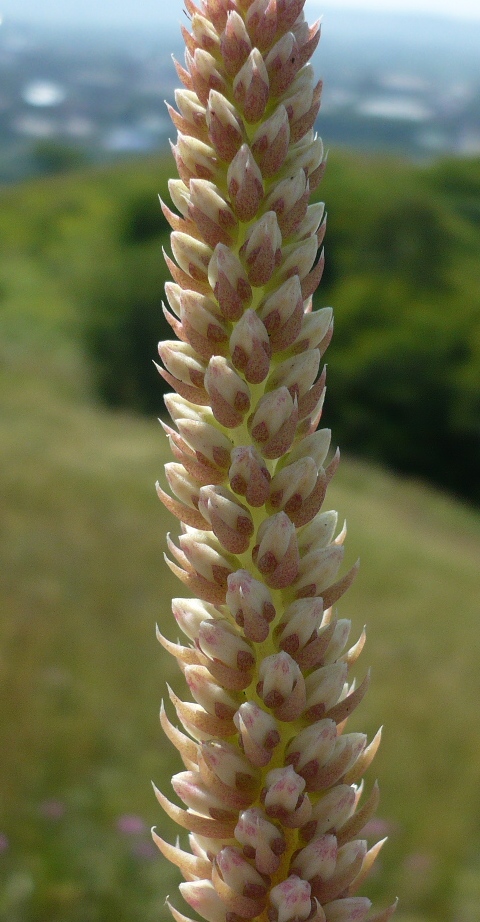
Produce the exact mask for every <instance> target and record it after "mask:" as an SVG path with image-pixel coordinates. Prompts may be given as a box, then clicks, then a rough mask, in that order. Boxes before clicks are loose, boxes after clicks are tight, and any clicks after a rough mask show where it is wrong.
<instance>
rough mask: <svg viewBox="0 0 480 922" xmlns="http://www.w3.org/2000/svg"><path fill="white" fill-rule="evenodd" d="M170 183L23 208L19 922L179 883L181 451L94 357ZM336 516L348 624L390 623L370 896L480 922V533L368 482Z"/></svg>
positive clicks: (454, 508) (16, 477)
mask: <svg viewBox="0 0 480 922" xmlns="http://www.w3.org/2000/svg"><path fill="white" fill-rule="evenodd" d="M158 170H159V168H158V165H156V164H153V163H150V164H144V165H142V167H141V168H137V169H135V168H134V167H131V166H129V167H128V168H124V167H122V168H117V169H116V170H112V171H98V172H92V173H88V174H87V173H85V174H83V175H80V174H79V175H78V176H75V177H73V176H71V177H65V178H62V179H59V180H51V181H49V182H43V183H34V184H29V185H26V186H25V187H22V188H21V189H18V190H12V191H9V192H8V193H4V194H3V207H2V211H1V216H0V237H1V238H2V254H3V255H2V260H1V264H0V283H1V284H0V323H1V332H2V338H1V346H0V350H1V351H0V358H1V369H0V467H1V470H2V477H1V485H0V489H1V497H0V530H1V532H0V611H1V612H2V617H1V619H0V699H1V701H2V708H1V709H0V739H1V740H2V746H1V758H0V792H1V794H0V797H1V802H0V922H154V920H159V919H165V918H166V912H165V909H164V897H165V895H166V893H167V892H169V891H170V892H173V891H174V890H175V888H176V884H177V878H176V876H175V873H174V872H173V871H172V870H171V869H170V867H168V866H166V864H165V863H164V862H163V860H162V859H161V858H160V857H157V856H156V854H155V853H154V851H153V850H152V846H151V844H150V841H149V835H148V826H149V825H150V824H154V823H158V824H163V826H162V828H165V830H166V834H168V835H169V836H170V837H171V838H173V836H174V835H175V832H174V830H173V828H172V826H171V824H169V823H168V822H165V821H164V818H163V816H162V815H161V813H160V810H159V808H158V806H157V805H156V802H155V800H154V798H153V795H152V792H151V789H150V779H151V778H153V779H154V780H155V781H156V783H157V784H159V785H160V786H162V787H163V788H164V789H165V790H167V789H168V776H169V775H170V774H171V772H172V771H174V770H179V768H180V766H179V765H178V763H177V762H176V760H175V759H174V757H173V755H172V753H171V751H170V749H169V748H168V747H167V746H166V744H165V741H164V739H163V738H162V735H161V732H160V729H159V727H158V708H159V703H160V699H161V698H162V696H164V694H165V680H168V681H170V682H171V683H172V684H173V685H174V687H176V688H180V687H181V683H180V676H179V673H177V670H176V667H174V665H173V663H171V662H169V661H168V658H167V657H166V654H164V651H163V650H162V649H161V648H160V647H159V646H158V644H157V643H156V641H155V636H154V626H155V622H157V621H158V622H159V623H160V624H161V625H162V629H163V630H164V632H165V633H166V634H169V635H170V636H171V637H172V638H176V629H175V628H174V627H173V624H172V617H171V614H170V610H169V609H170V598H171V596H172V595H182V589H181V587H180V585H179V584H176V583H175V581H174V580H173V577H172V576H171V574H170V572H169V571H168V569H167V568H166V567H165V566H164V564H163V559H162V554H163V551H164V549H165V533H166V531H167V530H168V529H169V528H172V529H175V528H176V523H174V522H172V521H167V514H166V512H165V511H164V510H163V508H162V507H161V506H160V504H159V503H158V501H157V500H156V497H155V491H154V487H153V484H154V482H155V480H156V479H157V478H158V477H160V478H161V477H162V466H163V464H164V462H165V460H167V449H166V445H165V439H164V437H163V434H162V431H161V429H160V427H159V425H158V423H156V422H155V421H154V419H153V415H154V414H153V413H152V414H151V417H152V418H151V419H150V420H149V419H141V418H139V417H135V416H134V415H133V414H131V413H130V414H129V413H127V412H126V411H117V412H115V413H113V412H111V411H107V410H106V409H104V408H101V407H100V406H98V405H95V403H94V400H93V393H94V386H93V382H92V376H91V371H90V366H89V364H88V362H87V361H86V358H85V354H84V350H83V347H82V346H81V345H79V342H80V340H79V338H78V333H79V330H80V329H81V326H82V320H83V318H82V313H81V305H82V304H83V300H82V297H79V295H78V291H79V290H80V289H82V291H83V288H84V286H85V274H87V275H88V276H91V277H92V278H93V277H98V276H99V275H100V276H101V273H102V267H103V266H107V265H108V266H111V265H112V263H111V260H112V259H113V257H112V252H113V244H112V240H114V239H117V240H118V238H119V236H120V237H122V235H123V239H125V238H128V236H129V234H130V237H131V236H132V234H133V235H134V234H135V226H134V222H133V224H132V214H133V215H134V214H135V209H133V211H132V209H130V211H129V208H130V206H129V205H128V203H129V202H130V203H131V202H132V201H133V202H134V203H135V202H136V203H137V205H138V202H139V201H145V195H150V194H151V190H152V188H153V189H155V188H156V185H155V176H156V175H157V172H158ZM159 173H162V169H160V171H159ZM162 175H163V173H162ZM344 175H347V173H344ZM349 175H350V174H349ZM160 185H161V184H160V182H159V186H160ZM344 194H345V196H346V197H348V194H349V192H348V188H345V189H344ZM452 194H453V193H452ZM119 202H120V203H121V207H120V205H119ZM137 205H136V206H135V208H136V207H137ZM122 215H123V218H122V220H124V223H123V225H121V223H120V219H119V216H122ZM129 215H130V218H129ZM127 218H128V220H127ZM129 221H130V223H129ZM142 226H143V225H142ZM132 228H133V229H132ZM162 233H163V230H162V227H161V226H160V229H159V234H160V236H161V234H162ZM155 234H156V231H155ZM115 235H116V236H115ZM154 236H155V235H154ZM135 245H137V244H135ZM145 245H146V244H145V241H144V242H142V243H139V244H138V246H141V247H144V246H145ZM129 246H131V247H133V246H134V244H132V243H130V244H129ZM148 246H149V247H150V246H151V243H150V242H148ZM155 246H157V243H156V242H155ZM115 258H117V257H115ZM155 258H157V257H155ZM159 259H160V258H159ZM159 266H160V261H159ZM161 271H162V270H161V269H160V268H159V273H160V275H161ZM160 297H161V294H160V292H159V300H160ZM341 310H342V305H341V304H339V310H338V312H341ZM152 351H153V350H152V349H151V348H150V347H149V348H146V349H145V363H148V362H149V358H150V356H151V354H152ZM331 361H332V362H333V358H332V359H331ZM117 374H118V376H119V378H121V377H122V375H123V367H122V364H121V362H118V365H117ZM334 394H335V390H334V388H333V385H332V387H331V389H330V390H329V398H330V400H332V399H333V396H334ZM154 402H155V405H156V407H158V411H159V412H160V410H161V396H160V390H159V391H158V398H155V401H154ZM450 463H451V464H455V463H456V460H455V457H453V456H452V457H451V458H450ZM327 503H328V506H332V507H335V508H338V510H339V513H340V516H342V517H343V516H345V517H346V518H347V521H348V525H349V537H348V561H349V562H353V561H354V560H355V559H356V557H357V556H358V555H360V557H361V561H362V567H361V572H360V576H359V577H358V579H357V582H356V583H355V585H354V587H352V589H351V590H350V591H349V593H348V595H347V596H346V597H345V598H344V599H343V600H342V602H341V604H340V613H341V615H342V616H344V617H351V618H352V620H353V624H354V628H353V634H354V635H358V633H359V632H360V631H361V629H362V626H363V624H365V623H366V624H367V633H368V643H367V647H366V650H365V652H364V653H363V655H362V658H361V660H360V663H359V669H358V676H359V677H360V678H361V677H362V676H363V674H364V671H365V670H366V668H367V667H368V665H370V664H372V666H373V682H372V688H371V690H370V692H369V695H368V697H367V699H366V700H365V702H364V703H363V704H362V707H361V709H360V713H359V716H358V717H356V718H355V726H357V727H361V728H362V729H367V730H368V733H369V734H370V736H371V735H372V734H374V733H375V732H376V730H377V729H378V726H379V725H380V724H384V725H385V731H384V740H383V743H382V748H381V751H380V753H379V756H378V757H377V761H376V764H375V768H374V769H373V770H372V771H371V772H370V777H369V780H368V784H369V785H370V784H371V783H372V782H373V780H374V777H375V776H376V775H378V776H379V778H380V780H381V788H382V803H381V809H380V820H379V822H378V823H377V825H376V830H375V829H374V830H372V835H373V834H374V833H375V832H377V833H378V835H379V836H382V835H384V834H385V832H388V834H389V835H390V843H389V845H388V846H387V848H386V849H385V850H384V852H383V853H382V857H381V864H380V865H379V871H378V872H377V874H376V877H375V878H374V879H373V880H372V881H371V883H370V885H369V893H370V892H373V893H374V894H375V896H376V898H377V899H378V900H379V901H380V902H383V903H385V902H387V900H390V899H391V898H393V897H394V896H395V895H397V894H398V895H399V896H400V898H401V910H400V911H399V916H398V919H399V922H476V919H477V916H478V901H479V896H480V863H479V853H478V836H479V829H480V785H479V781H480V749H479V747H478V739H479V733H480V717H479V712H478V700H479V697H480V678H479V671H478V664H477V660H478V646H479V642H480V631H479V626H478V608H479V603H478V599H479V590H480V572H479V571H480V568H479V559H480V515H479V514H478V513H477V512H474V511H472V510H470V509H469V508H467V507H466V506H462V505H461V504H460V503H456V502H454V501H453V500H450V499H448V498H446V497H445V496H442V495H441V494H439V493H435V492H434V491H432V490H430V489H427V488H425V487H424V486H423V485H422V484H421V483H420V482H415V481H405V480H401V479H399V478H396V477H394V476H393V475H390V474H387V473H386V472H385V471H384V470H382V469H381V468H379V467H376V466H374V465H369V464H367V463H365V462H359V461H354V460H352V459H347V460H344V461H343V463H342V464H341V467H340V471H339V473H338V474H337V476H336V478H335V481H334V483H333V484H332V485H331V488H330V491H329V494H328V499H327Z"/></svg>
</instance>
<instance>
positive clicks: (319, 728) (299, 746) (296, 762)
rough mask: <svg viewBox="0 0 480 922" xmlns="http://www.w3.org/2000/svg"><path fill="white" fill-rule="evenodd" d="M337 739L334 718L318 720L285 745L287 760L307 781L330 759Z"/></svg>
mask: <svg viewBox="0 0 480 922" xmlns="http://www.w3.org/2000/svg"><path fill="white" fill-rule="evenodd" d="M336 739H337V727H336V724H335V721H334V720H318V721H317V722H316V723H314V724H310V726H309V727H305V729H304V730H300V733H297V735H296V736H295V737H294V739H293V740H291V742H290V743H289V744H288V747H287V753H286V755H287V760H288V762H289V763H291V764H292V765H293V766H294V768H295V771H296V772H297V773H298V774H299V775H301V776H302V778H304V779H305V780H306V781H307V782H310V781H311V779H313V778H315V775H316V774H317V772H318V770H319V769H320V768H322V767H323V766H324V765H325V764H326V762H328V760H329V759H330V756H331V755H332V753H333V750H334V747H335V741H336Z"/></svg>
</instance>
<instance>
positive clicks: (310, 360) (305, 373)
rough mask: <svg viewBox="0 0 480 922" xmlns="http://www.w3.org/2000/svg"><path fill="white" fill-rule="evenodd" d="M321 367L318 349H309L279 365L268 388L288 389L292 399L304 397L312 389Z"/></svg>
mask: <svg viewBox="0 0 480 922" xmlns="http://www.w3.org/2000/svg"><path fill="white" fill-rule="evenodd" d="M319 367H320V353H319V351H318V349H308V350H307V351H306V352H302V354H301V355H296V356H293V357H292V358H288V359H286V360H285V361H284V362H281V364H280V365H277V367H276V369H275V371H274V372H273V373H272V374H271V375H270V377H269V379H268V384H267V388H268V390H273V389H274V388H276V387H288V390H289V391H290V394H291V395H292V397H295V396H297V397H298V398H300V397H303V396H304V394H306V393H307V391H309V390H310V388H311V387H312V385H313V383H314V381H315V379H316V377H317V375H318V369H319Z"/></svg>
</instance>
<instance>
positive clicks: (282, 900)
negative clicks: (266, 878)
mask: <svg viewBox="0 0 480 922" xmlns="http://www.w3.org/2000/svg"><path fill="white" fill-rule="evenodd" d="M270 904H271V908H272V910H273V912H272V914H271V915H270V913H269V918H270V919H271V922H302V920H304V919H308V917H309V915H310V914H311V911H312V899H311V888H310V884H309V883H308V881H306V880H302V879H301V877H297V876H296V875H295V874H291V875H290V877H288V878H287V880H284V881H282V883H280V884H277V886H276V887H273V889H272V890H271V892H270Z"/></svg>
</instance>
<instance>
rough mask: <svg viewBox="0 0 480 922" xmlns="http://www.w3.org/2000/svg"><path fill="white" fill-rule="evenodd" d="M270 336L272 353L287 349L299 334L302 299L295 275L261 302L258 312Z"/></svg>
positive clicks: (298, 280)
mask: <svg viewBox="0 0 480 922" xmlns="http://www.w3.org/2000/svg"><path fill="white" fill-rule="evenodd" d="M258 315H259V317H260V318H261V320H263V323H264V324H265V327H266V329H267V330H268V333H269V336H270V345H271V347H272V351H273V352H279V351H280V350H281V349H286V348H288V346H289V345H291V343H293V342H294V341H295V340H296V338H297V336H298V334H299V333H300V330H301V326H302V319H303V297H302V290H301V286H300V279H299V278H298V276H297V275H294V276H292V278H289V279H287V281H286V282H284V283H283V285H281V286H280V288H278V289H277V290H276V291H275V292H274V293H273V294H271V295H269V296H268V298H266V299H265V301H263V303H262V304H261V305H260V307H259V310H258Z"/></svg>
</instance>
